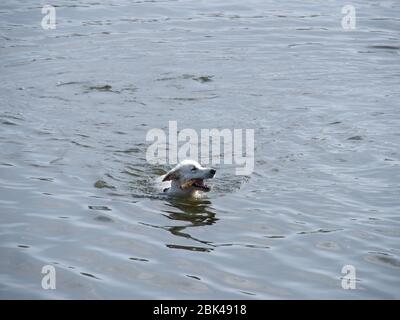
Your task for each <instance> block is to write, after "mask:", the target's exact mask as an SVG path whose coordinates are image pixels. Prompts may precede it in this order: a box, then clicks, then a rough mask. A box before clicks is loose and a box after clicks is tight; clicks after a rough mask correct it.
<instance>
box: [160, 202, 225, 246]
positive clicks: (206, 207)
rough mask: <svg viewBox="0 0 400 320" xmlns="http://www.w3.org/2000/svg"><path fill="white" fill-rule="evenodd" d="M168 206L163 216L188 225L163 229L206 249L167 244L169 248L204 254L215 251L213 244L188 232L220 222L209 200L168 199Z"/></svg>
mask: <svg viewBox="0 0 400 320" xmlns="http://www.w3.org/2000/svg"><path fill="white" fill-rule="evenodd" d="M166 205H167V206H168V207H169V208H167V209H166V210H164V212H165V214H163V215H164V216H165V217H166V218H168V219H171V220H175V221H182V222H186V223H185V225H183V226H165V227H161V228H163V229H165V230H168V231H169V232H171V234H173V235H174V236H178V237H184V238H187V239H191V240H193V241H196V242H198V243H201V244H203V245H206V246H205V247H204V246H200V247H199V246H183V245H174V244H167V247H169V248H174V249H185V250H191V251H203V252H209V251H211V250H213V247H214V245H213V244H212V242H210V241H206V240H201V239H197V238H195V237H192V236H191V235H190V234H189V232H188V228H192V227H202V226H208V225H212V224H214V223H216V222H217V221H218V219H217V218H216V213H215V212H214V211H213V208H212V207H211V202H210V201H209V200H204V199H196V200H188V199H168V200H167V202H166Z"/></svg>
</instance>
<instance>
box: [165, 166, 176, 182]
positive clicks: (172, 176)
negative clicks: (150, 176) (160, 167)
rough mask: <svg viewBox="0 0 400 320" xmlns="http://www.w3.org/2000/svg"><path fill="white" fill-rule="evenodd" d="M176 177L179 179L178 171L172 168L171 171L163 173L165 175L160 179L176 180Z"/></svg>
mask: <svg viewBox="0 0 400 320" xmlns="http://www.w3.org/2000/svg"><path fill="white" fill-rule="evenodd" d="M178 179H179V172H178V170H174V169H172V170H171V171H169V172H168V173H167V174H166V175H165V177H164V179H162V181H163V182H164V181H170V180H178Z"/></svg>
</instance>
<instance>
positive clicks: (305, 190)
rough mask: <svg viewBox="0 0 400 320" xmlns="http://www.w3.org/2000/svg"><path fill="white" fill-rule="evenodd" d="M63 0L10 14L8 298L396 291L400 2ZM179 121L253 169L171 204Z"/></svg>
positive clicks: (5, 155)
mask: <svg viewBox="0 0 400 320" xmlns="http://www.w3.org/2000/svg"><path fill="white" fill-rule="evenodd" d="M52 3H53V4H56V5H57V7H56V9H57V29H56V30H43V29H42V28H41V24H40V22H41V19H42V18H43V16H44V15H43V14H42V13H41V5H42V2H40V1H32V0H29V1H23V2H15V1H11V0H4V1H2V3H1V5H0V17H1V19H0V32H1V33H0V55H1V60H0V61H1V62H0V68H1V73H0V74H1V82H0V83H1V84H0V144H1V147H0V148H1V153H0V155H1V156H0V181H1V183H0V190H1V191H0V212H1V213H0V214H1V218H0V219H1V226H0V258H1V259H0V297H1V298H79V299H89V298H90V299H92V298H94V299H97V298H106V299H114V298H134V299H142V298H160V299H161V298H162V299H163V298H189V299H214V298H220V299H224V298H232V299H247V298H249V299H270V298H272V299H277V298H279V299H280V298H288V299H293V298H340V299H347V298H356V299H358V298H400V295H399V292H400V291H399V285H400V280H399V276H400V250H399V249H400V217H399V209H400V201H399V191H400V187H399V182H400V170H399V164H400V154H399V150H400V131H399V127H400V116H399V101H400V90H399V88H400V86H399V84H400V80H399V79H400V77H399V76H400V64H399V61H400V56H399V53H400V42H399V30H400V19H399V16H400V15H399V13H400V4H399V3H398V1H394V0H393V1H365V0H362V1H361V0H357V1H352V2H351V4H352V5H354V6H355V8H356V10H357V11H356V14H357V24H356V29H355V30H354V31H345V30H343V29H342V26H341V19H342V17H343V14H342V13H341V8H342V6H343V5H344V4H343V3H342V2H340V1H315V0H313V1H285V2H282V1H268V2H267V1H261V0H253V1H248V2H243V1H238V0H227V1H219V2H218V3H217V2H215V1H197V0H196V1H151V2H147V1H137V2H131V1H98V2H94V1H85V0H77V1H53V2H52ZM169 120H175V121H177V122H178V128H179V129H183V128H193V129H195V130H197V131H198V132H200V129H202V128H220V129H222V128H228V129H234V128H242V129H245V128H254V129H255V163H254V165H255V168H254V172H253V173H252V174H251V175H249V176H237V175H235V174H234V168H233V166H231V165H224V164H221V165H216V168H217V169H218V172H217V177H216V178H215V179H214V181H213V182H212V185H213V187H214V190H213V191H212V192H210V193H208V194H207V197H206V198H204V199H202V200H199V201H197V202H193V201H187V200H186V201H185V200H173V199H168V198H166V197H164V196H160V195H159V194H158V192H157V183H156V182H155V181H156V179H157V178H158V177H159V176H160V175H162V174H164V173H165V172H166V171H167V170H168V169H170V167H171V166H168V165H151V164H149V163H148V162H147V161H146V157H145V154H146V149H147V146H148V145H149V143H148V142H146V140H145V137H146V133H147V132H148V130H150V129H151V128H162V129H165V130H167V128H168V121H169ZM44 265H53V266H54V267H55V270H56V290H43V289H42V287H41V281H42V277H43V276H44V275H43V274H41V270H42V267H43V266H44ZM345 265H352V266H354V268H355V269H356V289H355V290H344V289H342V286H341V279H342V277H343V276H344V274H342V273H341V271H342V267H343V266H345Z"/></svg>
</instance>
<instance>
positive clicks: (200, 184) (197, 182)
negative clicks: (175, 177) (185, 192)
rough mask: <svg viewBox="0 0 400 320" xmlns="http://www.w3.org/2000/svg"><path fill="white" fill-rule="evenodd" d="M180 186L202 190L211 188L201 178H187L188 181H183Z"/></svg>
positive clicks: (207, 190)
mask: <svg viewBox="0 0 400 320" xmlns="http://www.w3.org/2000/svg"><path fill="white" fill-rule="evenodd" d="M181 187H182V189H186V188H189V187H192V188H195V189H198V190H201V191H204V192H209V191H210V190H211V188H210V187H209V186H208V185H206V184H205V183H204V180H203V179H192V180H189V181H187V182H185V183H184V184H182V185H181Z"/></svg>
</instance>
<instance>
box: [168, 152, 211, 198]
mask: <svg viewBox="0 0 400 320" xmlns="http://www.w3.org/2000/svg"><path fill="white" fill-rule="evenodd" d="M215 173H216V170H215V169H212V168H204V167H202V166H201V165H200V164H199V163H198V162H197V161H194V160H183V161H182V162H180V163H179V164H178V165H177V166H176V167H175V168H173V169H172V170H171V171H169V172H168V173H167V174H166V175H165V177H164V179H163V180H162V181H170V180H171V183H172V184H178V185H179V187H180V189H182V190H184V191H204V192H208V191H210V190H211V188H210V187H209V186H207V185H206V184H205V183H204V180H206V179H211V178H213V177H214V175H215Z"/></svg>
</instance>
